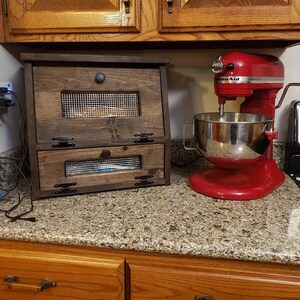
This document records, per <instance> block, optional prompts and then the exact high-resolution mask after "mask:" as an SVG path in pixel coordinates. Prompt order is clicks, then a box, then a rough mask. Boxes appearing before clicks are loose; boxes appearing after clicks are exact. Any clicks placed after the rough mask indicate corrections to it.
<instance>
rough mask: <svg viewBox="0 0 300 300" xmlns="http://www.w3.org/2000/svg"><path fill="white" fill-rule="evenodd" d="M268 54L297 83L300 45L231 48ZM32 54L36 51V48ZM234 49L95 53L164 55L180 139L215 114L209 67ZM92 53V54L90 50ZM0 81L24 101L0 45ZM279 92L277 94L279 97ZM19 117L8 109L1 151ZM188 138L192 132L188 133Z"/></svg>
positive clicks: (16, 67)
mask: <svg viewBox="0 0 300 300" xmlns="http://www.w3.org/2000/svg"><path fill="white" fill-rule="evenodd" d="M236 50H240V51H248V52H255V53H268V54H273V55H276V56H278V57H280V58H281V60H282V61H283V63H284V65H285V69H286V76H285V83H288V82H297V81H300V80H299V79H298V76H299V69H300V62H298V57H299V56H300V46H295V47H290V48H287V49H250V50H249V49H234V51H236ZM35 51H37V50H36V49H35ZM230 51H233V49H194V50H184V49H180V50H171V49H168V50H167V49H166V50H144V51H143V50H132V51H129V50H127V51H122V52H120V51H109V52H106V51H97V53H101V54H106V53H108V54H110V55H111V54H116V55H118V54H122V55H125V54H128V55H145V56H163V57H169V58H170V64H169V66H168V93H169V106H170V115H171V134H172V138H182V127H183V125H184V124H185V123H190V122H191V121H192V117H193V115H194V114H196V113H199V112H208V111H217V109H218V105H217V101H216V96H215V94H214V90H213V73H212V72H211V69H210V66H211V64H212V62H213V60H214V59H215V58H216V57H217V56H218V55H222V54H225V53H227V52H230ZM81 52H85V53H86V52H88V51H81ZM93 52H94V53H95V51H93ZM0 63H1V68H0V81H12V83H13V85H14V89H15V91H16V92H17V94H18V95H19V97H20V99H21V100H22V99H23V98H24V93H23V89H24V83H23V68H22V65H21V64H20V62H19V61H18V60H16V59H15V58H14V56H12V55H11V54H10V52H8V51H7V50H6V49H4V48H3V47H2V46H0ZM298 93H300V88H292V90H291V91H290V92H289V93H288V95H287V97H286V99H285V101H284V103H283V105H282V107H281V108H280V109H279V110H278V111H277V112H276V120H275V125H276V127H277V128H278V129H279V139H278V141H285V139H286V132H287V122H288V121H287V120H288V108H289V103H290V102H291V101H292V100H294V99H296V98H299V97H298ZM280 94H281V91H280V92H279V93H278V98H279V96H280ZM225 110H226V111H237V110H238V105H237V103H234V102H228V104H226V106H225ZM17 133H18V117H17V113H16V109H15V108H12V109H10V110H9V113H8V114H7V115H4V116H3V125H2V126H0V141H1V144H0V152H3V151H6V150H8V149H11V148H13V147H15V146H16V145H18V143H19V142H18V137H17ZM188 135H189V136H190V137H191V133H189V134H188Z"/></svg>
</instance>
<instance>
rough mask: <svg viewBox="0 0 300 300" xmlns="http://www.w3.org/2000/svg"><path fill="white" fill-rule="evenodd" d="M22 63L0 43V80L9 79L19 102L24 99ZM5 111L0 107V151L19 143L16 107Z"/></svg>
mask: <svg viewBox="0 0 300 300" xmlns="http://www.w3.org/2000/svg"><path fill="white" fill-rule="evenodd" d="M23 77H24V75H23V67H22V64H21V63H20V62H19V61H18V60H17V59H15V58H14V57H13V56H12V55H11V54H10V53H9V52H8V51H7V50H6V49H5V48H3V47H2V46H1V45H0V81H1V82H3V81H10V82H12V84H13V88H14V91H15V93H16V94H17V95H18V98H19V99H20V101H21V102H23V99H24V79H23ZM5 111H7V113H5V114H2V113H3V112H4V110H3V109H1V108H0V117H1V115H2V122H1V125H0V153H1V152H4V151H7V150H10V149H13V148H15V147H17V146H19V145H20V142H19V113H18V109H17V107H11V108H8V109H7V110H5Z"/></svg>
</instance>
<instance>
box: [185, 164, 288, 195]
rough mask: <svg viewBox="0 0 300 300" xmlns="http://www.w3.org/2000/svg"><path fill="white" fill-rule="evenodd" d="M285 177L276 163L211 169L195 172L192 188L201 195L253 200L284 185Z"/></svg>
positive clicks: (190, 182)
mask: <svg viewBox="0 0 300 300" xmlns="http://www.w3.org/2000/svg"><path fill="white" fill-rule="evenodd" d="M284 179H285V176H284V174H283V173H282V172H281V171H280V170H279V169H278V167H277V165H276V164H275V162H274V161H273V160H264V159H262V160H261V161H259V162H257V163H255V164H252V165H251V166H249V167H247V168H242V169H235V170H233V169H223V168H218V167H215V168H211V169H204V170H201V171H198V172H196V173H193V174H192V175H191V176H190V179H189V184H190V187H191V188H192V189H193V190H195V191H196V192H198V193H201V194H204V195H207V196H210V197H214V198H219V199H227V200H252V199H257V198H261V197H264V196H266V195H267V194H269V193H271V192H272V191H274V190H275V189H276V188H277V187H278V186H279V185H281V184H282V183H283V182H284Z"/></svg>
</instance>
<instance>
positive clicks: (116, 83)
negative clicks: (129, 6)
mask: <svg viewBox="0 0 300 300" xmlns="http://www.w3.org/2000/svg"><path fill="white" fill-rule="evenodd" d="M98 75H99V76H100V75H102V76H103V82H102V81H100V82H99V81H98V80H97V78H98V77H97V76H98ZM33 81H34V98H35V113H36V128H37V143H39V144H40V143H45V144H47V143H48V144H49V143H51V144H52V143H53V142H52V139H53V137H57V136H74V138H75V141H74V143H75V144H76V147H77V146H80V145H81V146H82V145H84V143H89V145H91V144H90V143H91V142H92V141H97V142H98V144H99V143H100V142H101V141H108V140H109V141H113V142H117V141H120V140H124V139H136V138H135V134H138V133H151V134H153V137H163V136H164V123H163V113H162V103H161V86H160V70H159V69H151V68H149V69H148V68H106V67H101V66H99V67H97V66H95V67H94V66H93V67H85V66H82V67H65V66H58V67H53V66H52V67H49V66H37V67H34V68H33ZM50 147H51V146H50Z"/></svg>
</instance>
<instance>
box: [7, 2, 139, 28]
mask: <svg viewBox="0 0 300 300" xmlns="http://www.w3.org/2000/svg"><path fill="white" fill-rule="evenodd" d="M140 12H141V10H140V0H131V1H130V11H129V13H126V12H125V7H124V4H123V2H122V1H121V0H119V1H117V2H116V1H115V0H113V1H110V0H105V1H98V2H97V1H96V2H95V1H90V0H88V1H84V2H82V1H81V4H79V1H73V2H71V1H46V2H45V1H40V0H35V1H29V0H24V1H15V0H10V1H9V6H8V27H9V31H10V33H12V34H18V33H26V34H30V33H71V32H77V33H79V32H138V31H139V29H140V28H139V27H140Z"/></svg>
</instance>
